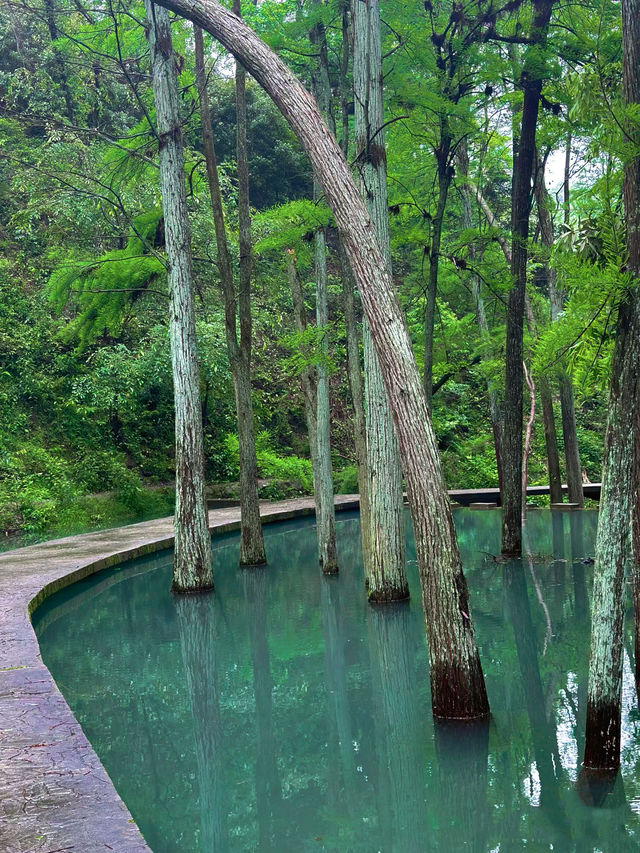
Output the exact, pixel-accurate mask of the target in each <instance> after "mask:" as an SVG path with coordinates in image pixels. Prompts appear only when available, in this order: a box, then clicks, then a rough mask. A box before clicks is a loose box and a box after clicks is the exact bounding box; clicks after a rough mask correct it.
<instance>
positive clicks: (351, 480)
mask: <svg viewBox="0 0 640 853" xmlns="http://www.w3.org/2000/svg"><path fill="white" fill-rule="evenodd" d="M333 490H334V492H335V493H336V494H337V495H355V494H357V492H358V469H357V467H356V466H355V465H348V466H347V467H346V468H343V469H342V470H341V471H336V473H335V474H334V477H333Z"/></svg>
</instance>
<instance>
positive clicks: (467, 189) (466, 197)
mask: <svg viewBox="0 0 640 853" xmlns="http://www.w3.org/2000/svg"><path fill="white" fill-rule="evenodd" d="M457 162H458V165H459V168H460V171H461V173H462V180H463V184H462V227H463V229H464V230H467V229H469V228H472V227H473V216H472V213H471V194H472V187H471V185H470V183H469V180H468V173H469V155H468V153H467V147H466V143H465V142H462V143H461V144H460V146H459V147H458V160H457ZM469 256H470V257H471V258H472V259H473V260H475V257H476V253H475V248H474V247H473V246H471V247H470V248H469ZM471 293H472V295H473V304H474V306H475V314H476V321H477V323H478V328H479V330H480V337H481V339H482V358H483V360H485V361H488V360H490V359H491V356H492V353H491V336H490V334H489V323H488V322H487V314H486V311H485V308H484V300H483V298H482V290H481V282H480V277H479V276H478V275H476V274H475V273H472V275H471ZM487 393H488V395H489V420H490V422H491V430H492V432H493V447H494V451H495V454H496V469H497V472H498V486H499V488H500V494H502V488H503V483H502V459H501V455H500V447H501V434H502V427H501V423H500V403H499V401H498V392H497V391H496V389H495V388H494V387H493V385H492V384H491V381H490V380H487Z"/></svg>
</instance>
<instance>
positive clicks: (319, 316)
mask: <svg viewBox="0 0 640 853" xmlns="http://www.w3.org/2000/svg"><path fill="white" fill-rule="evenodd" d="M310 39H311V43H312V44H313V45H314V46H315V47H316V48H317V50H318V66H317V68H316V73H315V74H314V75H313V89H314V94H315V96H316V100H317V101H318V104H319V106H320V109H321V110H322V114H323V116H324V117H325V120H326V121H327V122H328V124H329V127H331V128H333V129H334V130H335V127H334V122H333V117H332V114H331V83H330V82H329V59H328V54H327V39H326V34H325V30H324V25H323V24H322V23H320V22H318V23H317V24H316V25H315V26H314V27H313V30H312V31H311V34H310ZM313 196H314V198H315V199H320V198H321V196H322V189H321V187H320V185H319V184H318V182H317V181H316V180H314V183H313ZM315 275H316V326H317V328H318V329H319V330H325V329H326V328H327V327H328V325H329V301H328V285H327V245H326V239H325V232H324V228H318V229H317V230H316V234H315ZM321 334H322V337H321V340H320V343H319V346H320V359H319V360H318V365H317V368H316V443H317V447H316V476H315V477H314V484H313V491H314V495H315V501H316V529H317V535H318V558H319V561H320V567H321V569H322V571H323V572H324V573H325V574H335V573H336V572H337V571H338V555H337V551H336V515H335V507H334V501H333V472H332V470H331V415H330V409H329V375H328V373H327V368H326V361H327V358H328V355H329V342H328V339H327V335H326V333H325V332H324V331H321Z"/></svg>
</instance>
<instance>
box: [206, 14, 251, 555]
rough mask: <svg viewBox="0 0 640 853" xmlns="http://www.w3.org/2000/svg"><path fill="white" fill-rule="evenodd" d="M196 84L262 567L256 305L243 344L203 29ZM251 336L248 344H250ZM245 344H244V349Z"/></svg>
mask: <svg viewBox="0 0 640 853" xmlns="http://www.w3.org/2000/svg"><path fill="white" fill-rule="evenodd" d="M194 37H195V59H196V84H197V86H198V98H199V101H200V122H201V125H202V142H203V148H204V158H205V162H206V166H207V179H208V182H209V196H210V198H211V209H212V211H213V224H214V230H215V233H216V247H217V250H218V271H219V273H220V283H221V285H222V293H223V296H224V313H225V334H226V342H227V354H228V356H229V364H230V366H231V373H232V375H233V385H234V389H235V397H236V417H237V424H238V451H239V457H240V565H251V566H255V565H260V564H262V563H266V561H267V558H266V554H265V550H264V539H263V536H262V523H261V521H260V502H259V499H258V463H257V459H256V441H255V431H254V423H253V404H252V402H251V363H250V361H251V302H250V300H249V301H248V303H247V300H246V298H245V300H244V301H243V303H242V306H241V307H242V309H243V311H244V314H245V321H244V324H243V323H242V320H241V327H242V328H243V329H244V333H245V340H244V341H241V342H240V343H238V332H237V322H236V295H235V285H234V281H233V266H232V263H231V254H230V252H229V244H228V241H227V229H226V225H225V221H224V208H223V205H222V194H221V192H220V180H219V177H218V160H217V157H216V151H215V145H214V141H213V131H212V129H211V111H210V109H209V95H208V93H207V79H206V74H205V66H204V45H203V39H202V30H201V29H200V27H197V26H196V27H194ZM247 336H248V340H247ZM243 343H244V346H243Z"/></svg>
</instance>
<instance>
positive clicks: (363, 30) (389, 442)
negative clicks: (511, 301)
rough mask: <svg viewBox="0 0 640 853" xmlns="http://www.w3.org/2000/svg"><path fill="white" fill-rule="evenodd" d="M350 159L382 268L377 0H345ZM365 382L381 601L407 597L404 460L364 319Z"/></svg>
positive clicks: (374, 571) (372, 551)
mask: <svg viewBox="0 0 640 853" xmlns="http://www.w3.org/2000/svg"><path fill="white" fill-rule="evenodd" d="M351 18H352V22H353V35H354V38H353V72H354V73H353V87H354V98H355V124H356V160H357V168H358V173H359V176H360V187H361V193H362V197H363V198H364V199H365V200H366V203H367V206H368V208H369V212H370V214H371V217H372V219H373V221H374V223H375V226H376V230H377V233H378V238H379V240H380V245H381V247H382V250H383V253H384V256H385V263H386V267H387V270H388V271H389V272H390V270H391V252H390V248H389V212H388V209H387V162H386V149H385V142H384V131H383V130H381V128H382V126H383V124H384V111H383V102H382V54H381V38H380V8H379V5H378V0H370V2H368V3H361V2H359V0H354V2H353V3H352V6H351ZM363 339H364V387H365V414H366V424H367V453H368V463H369V464H368V475H369V488H368V495H369V537H370V542H369V547H368V549H366V550H367V555H368V557H369V564H368V565H367V564H365V578H366V583H367V589H368V596H369V601H370V602H371V603H372V604H383V603H385V602H389V601H399V600H401V599H405V598H408V597H409V586H408V584H407V579H406V574H405V566H404V562H405V552H404V517H403V508H402V468H401V466H400V455H399V450H398V444H397V439H396V435H395V432H394V429H393V422H392V419H391V413H390V411H389V403H388V400H387V393H386V391H385V387H384V382H383V379H382V374H381V371H380V365H379V363H378V356H377V354H376V351H375V347H374V344H373V341H372V339H371V331H370V328H369V322H368V321H365V323H364V328H363Z"/></svg>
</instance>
